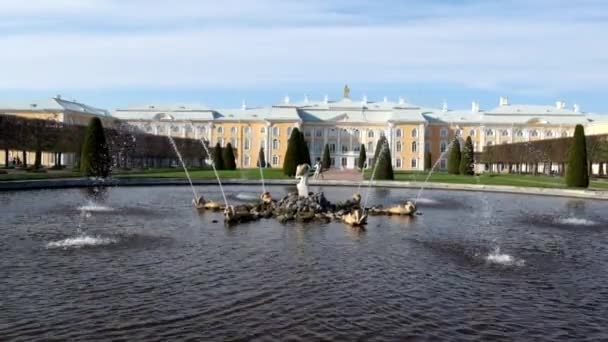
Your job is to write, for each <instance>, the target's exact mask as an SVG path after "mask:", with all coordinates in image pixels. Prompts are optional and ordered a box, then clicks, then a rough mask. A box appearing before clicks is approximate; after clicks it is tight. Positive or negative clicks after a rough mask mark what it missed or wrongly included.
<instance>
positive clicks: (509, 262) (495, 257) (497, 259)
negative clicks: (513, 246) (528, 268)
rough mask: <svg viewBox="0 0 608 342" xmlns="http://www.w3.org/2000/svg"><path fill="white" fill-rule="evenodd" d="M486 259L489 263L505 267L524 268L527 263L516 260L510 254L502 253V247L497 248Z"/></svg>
mask: <svg viewBox="0 0 608 342" xmlns="http://www.w3.org/2000/svg"><path fill="white" fill-rule="evenodd" d="M485 259H486V261H487V262H490V263H493V264H500V265H505V266H523V265H524V264H525V261H524V260H522V259H516V258H515V257H513V256H511V255H509V254H505V253H501V252H500V247H496V248H495V249H494V250H493V251H492V252H490V253H489V254H488V255H487V256H486V257H485Z"/></svg>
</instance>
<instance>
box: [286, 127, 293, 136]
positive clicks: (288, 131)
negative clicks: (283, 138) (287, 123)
mask: <svg viewBox="0 0 608 342" xmlns="http://www.w3.org/2000/svg"><path fill="white" fill-rule="evenodd" d="M291 131H293V127H287V136H288V137H290V136H291Z"/></svg>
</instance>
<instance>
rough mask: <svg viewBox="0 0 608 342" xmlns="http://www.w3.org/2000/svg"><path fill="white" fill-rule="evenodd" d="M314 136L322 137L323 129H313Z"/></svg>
mask: <svg viewBox="0 0 608 342" xmlns="http://www.w3.org/2000/svg"><path fill="white" fill-rule="evenodd" d="M315 135H316V136H318V137H322V136H323V128H316V129H315Z"/></svg>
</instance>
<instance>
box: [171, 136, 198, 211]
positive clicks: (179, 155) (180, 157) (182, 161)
mask: <svg viewBox="0 0 608 342" xmlns="http://www.w3.org/2000/svg"><path fill="white" fill-rule="evenodd" d="M167 137H168V138H169V141H171V146H173V149H174V150H175V154H177V157H178V158H179V162H180V163H181V164H182V168H183V169H184V172H185V173H186V177H187V178H188V183H190V188H191V189H192V194H193V195H194V200H195V201H196V200H198V194H197V193H196V189H195V188H194V184H192V178H190V173H188V168H187V167H186V164H185V163H184V159H183V158H182V154H181V153H179V149H178V148H177V145H176V144H175V140H173V137H171V134H170V133H169V134H168V135H167Z"/></svg>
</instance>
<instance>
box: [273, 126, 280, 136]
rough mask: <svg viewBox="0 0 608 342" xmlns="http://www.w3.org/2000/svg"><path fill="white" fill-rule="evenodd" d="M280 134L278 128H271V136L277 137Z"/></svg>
mask: <svg viewBox="0 0 608 342" xmlns="http://www.w3.org/2000/svg"><path fill="white" fill-rule="evenodd" d="M279 133H280V129H279V127H272V135H273V136H275V137H278V136H279Z"/></svg>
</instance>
